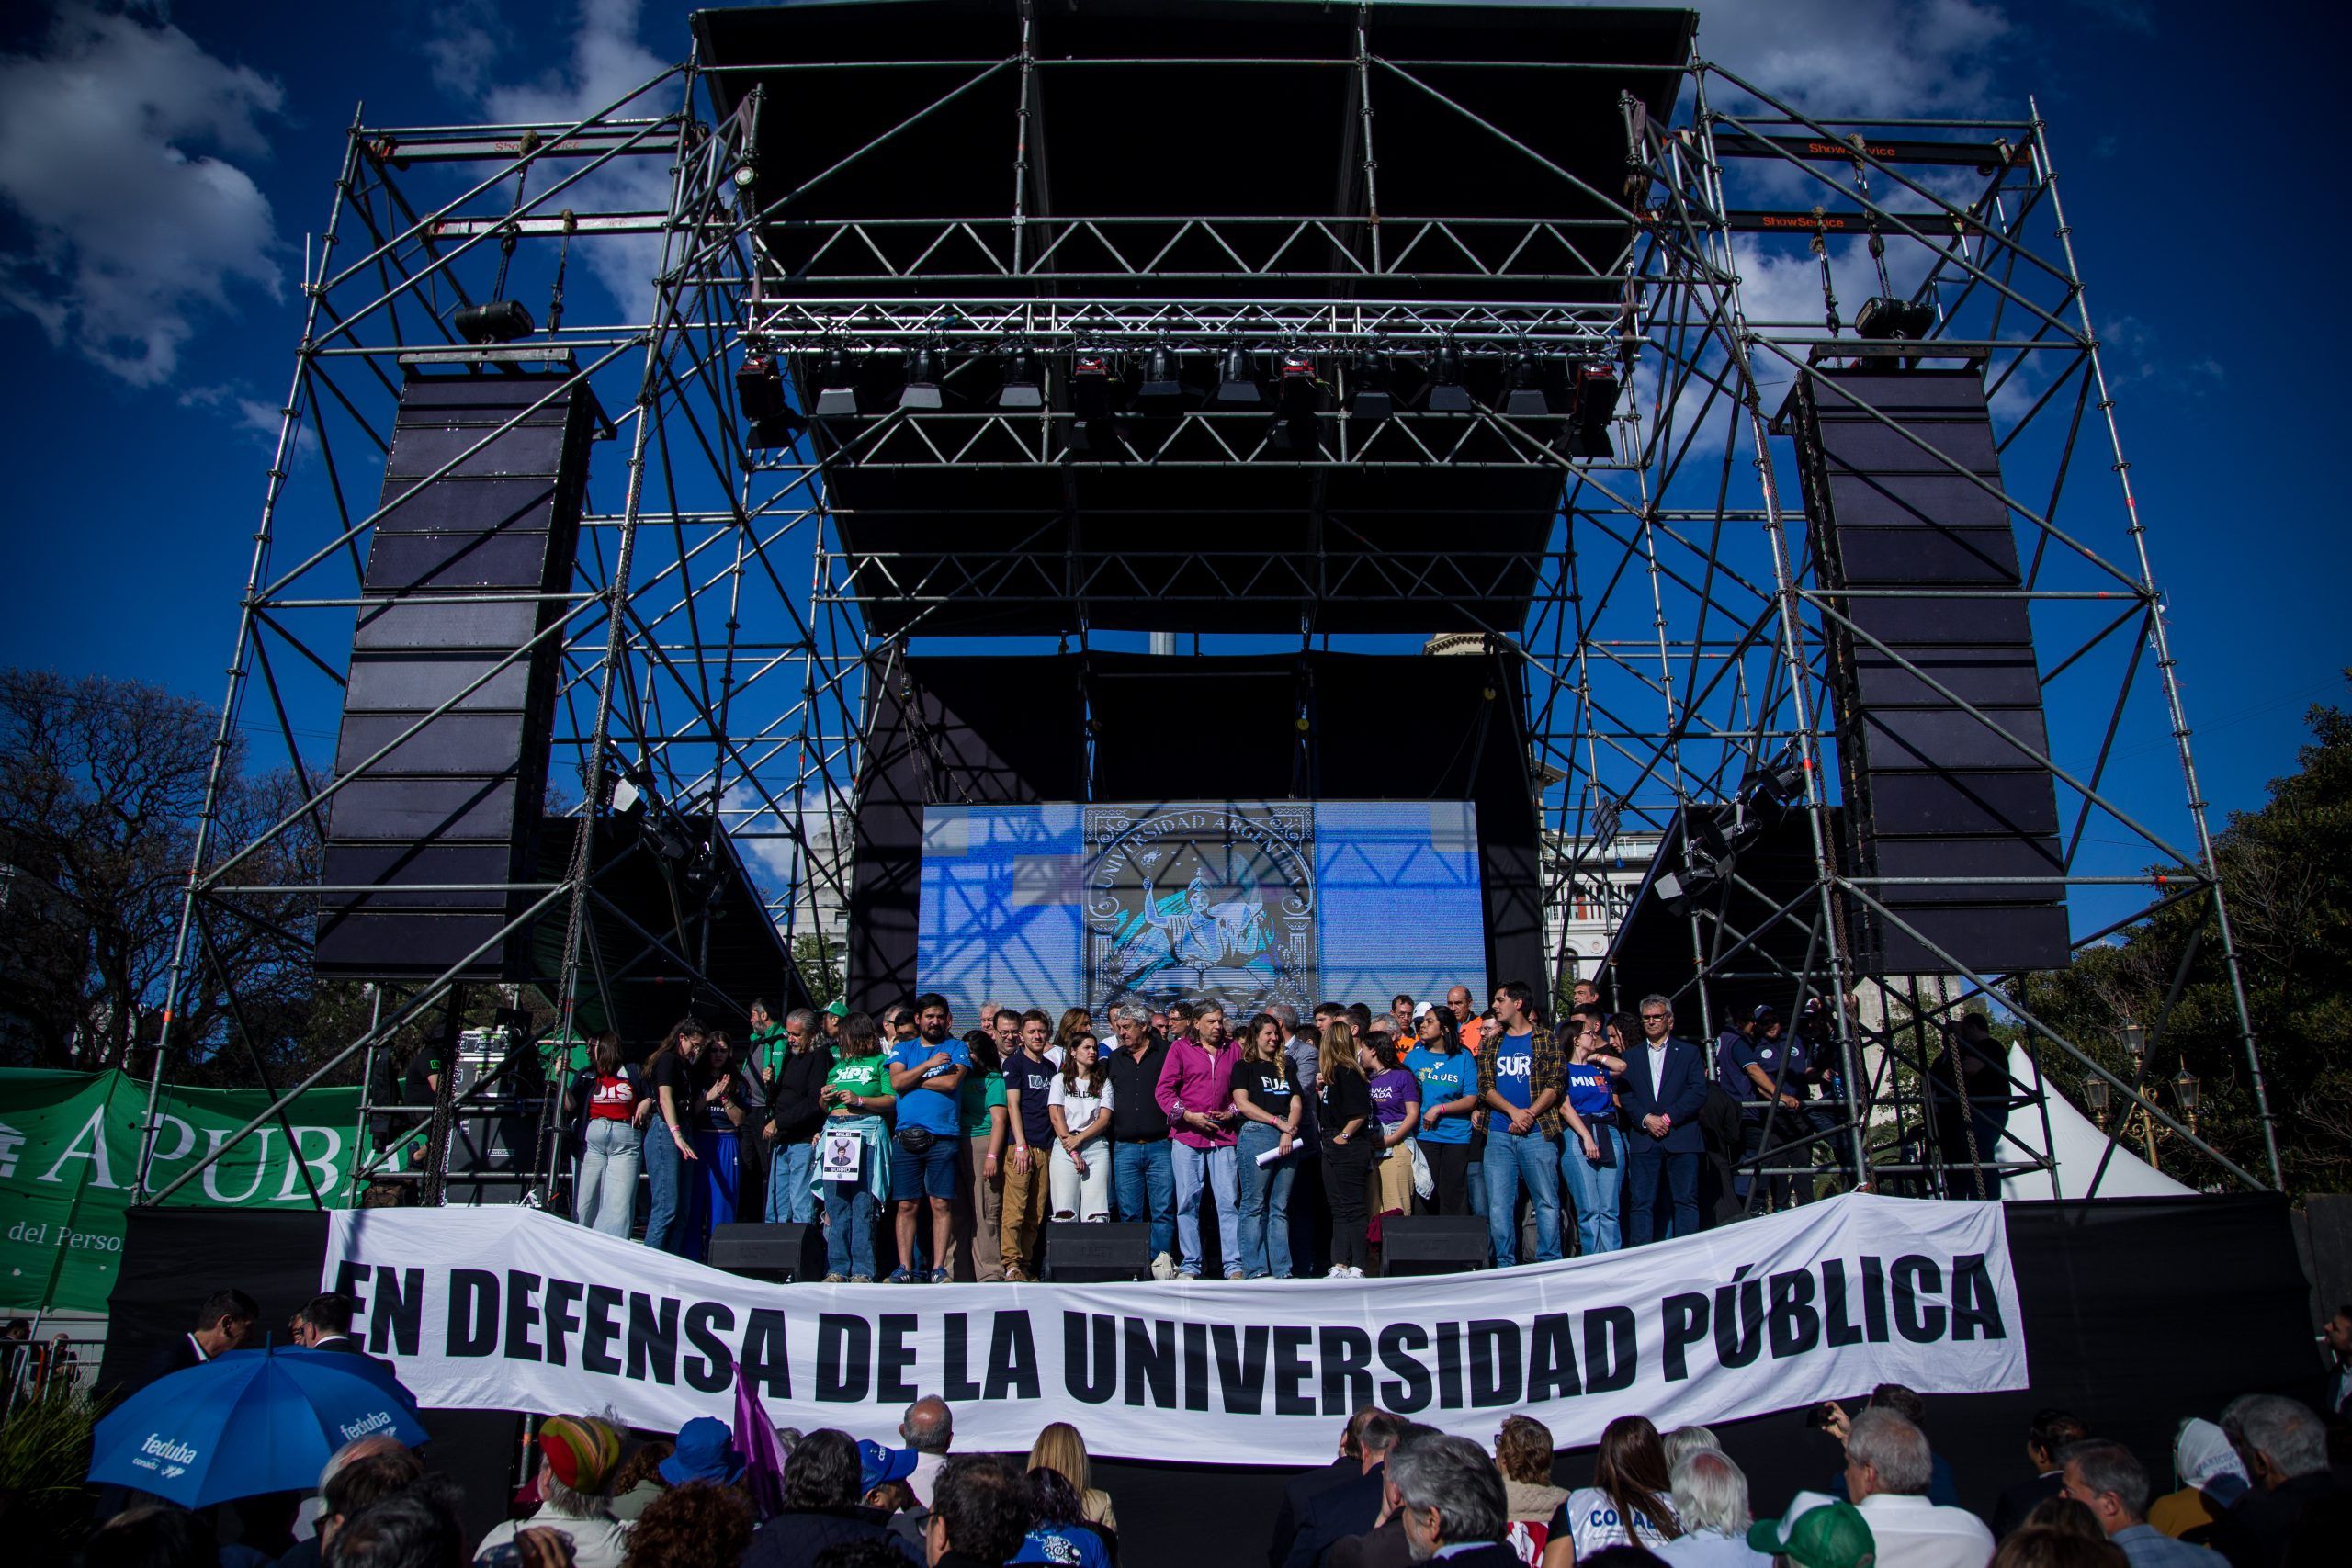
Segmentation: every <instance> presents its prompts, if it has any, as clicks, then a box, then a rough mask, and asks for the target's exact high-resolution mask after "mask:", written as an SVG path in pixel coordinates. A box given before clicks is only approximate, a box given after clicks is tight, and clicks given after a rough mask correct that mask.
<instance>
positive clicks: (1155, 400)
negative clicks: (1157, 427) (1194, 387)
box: [1136, 343, 1184, 413]
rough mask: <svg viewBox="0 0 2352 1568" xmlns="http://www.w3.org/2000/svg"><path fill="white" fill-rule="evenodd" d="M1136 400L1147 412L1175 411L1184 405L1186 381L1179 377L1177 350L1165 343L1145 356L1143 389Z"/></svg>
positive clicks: (1157, 345) (1154, 347)
mask: <svg viewBox="0 0 2352 1568" xmlns="http://www.w3.org/2000/svg"><path fill="white" fill-rule="evenodd" d="M1136 401H1137V402H1139V403H1140V404H1142V405H1143V409H1144V412H1147V413H1174V412H1177V411H1178V410H1179V409H1180V408H1182V406H1183V402H1184V383H1183V382H1182V381H1181V380H1179V379H1178V378H1177V375H1176V351H1175V350H1174V349H1172V348H1170V347H1169V346H1168V345H1167V344H1164V343H1156V344H1152V345H1151V352H1150V353H1149V354H1148V355H1145V356H1144V362H1143V389H1142V390H1141V391H1139V392H1137V393H1136Z"/></svg>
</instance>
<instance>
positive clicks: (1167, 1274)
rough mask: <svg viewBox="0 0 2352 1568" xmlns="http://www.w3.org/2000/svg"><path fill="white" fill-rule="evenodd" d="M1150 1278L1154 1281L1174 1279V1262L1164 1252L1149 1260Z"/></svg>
mask: <svg viewBox="0 0 2352 1568" xmlns="http://www.w3.org/2000/svg"><path fill="white" fill-rule="evenodd" d="M1151 1277H1152V1278H1153V1279H1155V1280H1172V1279H1174V1278H1175V1277H1176V1260H1175V1259H1174V1258H1170V1257H1169V1256H1168V1254H1166V1253H1164V1252H1163V1253H1161V1254H1160V1255H1159V1257H1157V1258H1153V1259H1152V1260H1151Z"/></svg>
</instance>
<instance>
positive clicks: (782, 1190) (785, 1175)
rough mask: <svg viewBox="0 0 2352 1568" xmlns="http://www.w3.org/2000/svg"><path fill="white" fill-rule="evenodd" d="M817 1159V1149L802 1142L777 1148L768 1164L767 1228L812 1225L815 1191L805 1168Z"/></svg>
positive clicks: (806, 1142)
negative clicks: (781, 1225) (768, 1226)
mask: <svg viewBox="0 0 2352 1568" xmlns="http://www.w3.org/2000/svg"><path fill="white" fill-rule="evenodd" d="M816 1157H817V1145H814V1144H811V1143H809V1142H808V1141H807V1140H805V1139H803V1140H801V1141H799V1142H797V1143H789V1144H779V1145H776V1149H775V1154H774V1155H773V1156H770V1157H769V1160H768V1209H767V1222H768V1224H772V1225H773V1224H779V1223H783V1224H796V1225H805V1224H810V1223H812V1222H814V1221H815V1219H816V1218H817V1190H816V1189H815V1188H813V1187H811V1186H809V1163H810V1162H811V1161H813V1160H814V1159H815V1158H816Z"/></svg>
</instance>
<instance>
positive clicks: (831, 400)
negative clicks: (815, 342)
mask: <svg viewBox="0 0 2352 1568" xmlns="http://www.w3.org/2000/svg"><path fill="white" fill-rule="evenodd" d="M817 417H818V418H819V419H854V418H856V417H857V372H856V371H855V369H854V368H853V367H851V365H850V362H849V355H846V354H843V353H842V351H841V350H840V349H838V348H829V349H827V350H826V351H825V358H824V363H823V364H822V365H820V367H818V370H817Z"/></svg>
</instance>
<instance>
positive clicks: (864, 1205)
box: [825, 1181, 874, 1280]
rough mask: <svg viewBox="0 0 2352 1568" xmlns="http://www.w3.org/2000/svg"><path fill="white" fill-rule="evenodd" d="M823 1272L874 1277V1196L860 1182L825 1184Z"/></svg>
mask: <svg viewBox="0 0 2352 1568" xmlns="http://www.w3.org/2000/svg"><path fill="white" fill-rule="evenodd" d="M825 1272H826V1273H828V1274H839V1275H842V1277H844V1278H846V1279H856V1278H858V1277H860V1276H863V1277H864V1278H865V1279H868V1280H871V1279H872V1278H874V1193H873V1190H871V1189H870V1188H868V1187H867V1186H866V1184H865V1182H863V1181H828V1182H827V1183H825Z"/></svg>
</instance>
